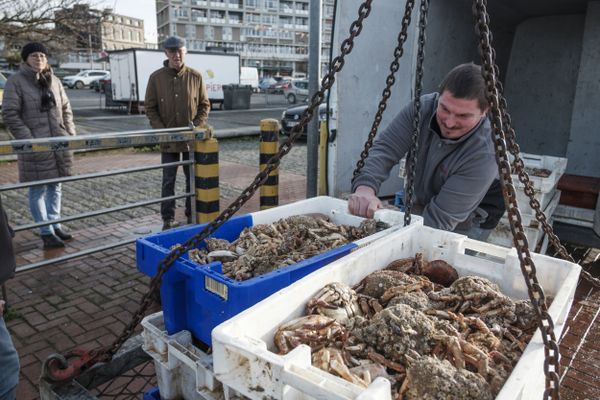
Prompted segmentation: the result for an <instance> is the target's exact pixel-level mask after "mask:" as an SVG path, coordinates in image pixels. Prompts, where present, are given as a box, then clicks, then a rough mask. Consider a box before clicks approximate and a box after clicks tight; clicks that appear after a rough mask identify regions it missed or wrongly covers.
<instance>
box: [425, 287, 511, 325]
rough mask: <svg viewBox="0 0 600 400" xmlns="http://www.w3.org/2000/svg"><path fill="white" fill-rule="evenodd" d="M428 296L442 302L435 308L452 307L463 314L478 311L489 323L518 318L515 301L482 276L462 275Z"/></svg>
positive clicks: (509, 321)
mask: <svg viewBox="0 0 600 400" xmlns="http://www.w3.org/2000/svg"><path fill="white" fill-rule="evenodd" d="M428 296H429V299H430V300H432V301H433V302H440V303H441V304H438V307H435V308H448V307H451V308H453V309H454V310H456V311H458V312H461V313H463V314H468V313H476V314H479V315H480V316H481V317H482V318H483V319H484V320H485V321H486V322H489V323H493V322H494V321H496V320H501V321H504V322H506V323H513V322H515V321H516V319H517V316H516V315H515V302H514V301H513V300H512V299H511V298H509V297H508V296H506V295H504V294H502V292H500V288H499V287H498V285H496V284H495V283H492V282H491V281H489V280H488V279H485V278H482V277H478V276H464V277H461V278H459V279H458V280H456V281H455V282H454V283H453V284H452V285H451V286H450V287H449V288H445V289H442V290H440V291H438V292H430V293H428ZM449 304H454V305H453V306H449Z"/></svg>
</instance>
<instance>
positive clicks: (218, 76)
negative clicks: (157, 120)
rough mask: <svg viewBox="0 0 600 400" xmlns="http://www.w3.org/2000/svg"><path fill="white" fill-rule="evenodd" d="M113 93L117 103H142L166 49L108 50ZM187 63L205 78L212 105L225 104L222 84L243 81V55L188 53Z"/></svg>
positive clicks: (164, 57)
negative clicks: (152, 75) (241, 78)
mask: <svg viewBox="0 0 600 400" xmlns="http://www.w3.org/2000/svg"><path fill="white" fill-rule="evenodd" d="M108 58H109V62H110V75H111V79H112V86H111V89H112V96H113V100H114V101H116V102H123V103H131V104H136V105H137V104H143V103H144V96H145V94H146V86H147V85H148V78H150V75H151V74H152V73H153V72H154V71H156V70H157V69H159V68H161V67H162V66H163V62H164V61H165V60H166V56H165V53H164V51H162V50H152V49H124V50H114V51H110V52H109V53H108ZM185 65H187V66H189V67H191V68H194V69H195V70H197V71H199V72H200V73H201V74H202V77H203V78H204V83H205V84H206V90H207V92H208V98H209V99H210V103H211V105H214V104H217V105H220V106H222V105H223V100H224V99H223V85H229V84H239V83H240V56H239V55H238V54H227V53H204V52H188V53H187V54H186V56H185Z"/></svg>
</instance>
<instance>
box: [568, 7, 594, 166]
mask: <svg viewBox="0 0 600 400" xmlns="http://www.w3.org/2000/svg"><path fill="white" fill-rule="evenodd" d="M599 120H600V1H593V2H590V3H588V9H587V15H586V18H585V25H584V32H583V45H582V51H581V62H580V64H579V76H578V79H577V86H576V90H575V100H574V104H573V113H572V118H571V132H570V137H569V139H570V140H569V143H568V145H567V153H566V155H567V157H568V159H569V163H568V167H567V171H568V172H569V173H572V174H577V175H585V176H595V177H597V176H600V157H598V154H600V135H599V134H598V132H599V129H598V121H599Z"/></svg>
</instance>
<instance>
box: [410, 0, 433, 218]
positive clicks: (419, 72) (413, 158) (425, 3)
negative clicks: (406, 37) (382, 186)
mask: <svg viewBox="0 0 600 400" xmlns="http://www.w3.org/2000/svg"><path fill="white" fill-rule="evenodd" d="M428 9H429V0H421V7H420V10H419V47H418V49H417V68H416V72H415V93H414V96H415V98H414V101H413V103H414V112H415V116H414V118H413V133H412V144H411V147H410V150H409V152H408V157H406V168H407V172H406V185H405V187H406V193H405V194H404V206H405V209H404V226H408V225H410V220H411V211H412V204H413V191H414V186H415V171H416V165H417V153H418V151H419V133H420V132H421V89H422V87H423V60H424V59H425V28H426V27H427V11H428Z"/></svg>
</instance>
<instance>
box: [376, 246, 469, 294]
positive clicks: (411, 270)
mask: <svg viewBox="0 0 600 400" xmlns="http://www.w3.org/2000/svg"><path fill="white" fill-rule="evenodd" d="M385 269H387V270H391V271H399V272H404V273H407V274H415V275H424V276H426V277H427V278H429V280H431V281H432V282H433V283H436V284H439V285H442V286H445V287H448V286H450V285H451V284H452V283H453V282H454V281H456V280H457V279H458V272H456V270H455V269H454V267H452V266H451V265H450V264H448V263H447V262H446V261H444V260H433V261H430V262H426V261H425V259H424V258H423V253H417V254H416V255H415V256H414V257H410V258H403V259H400V260H395V261H392V262H391V263H390V264H388V265H387V267H385Z"/></svg>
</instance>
